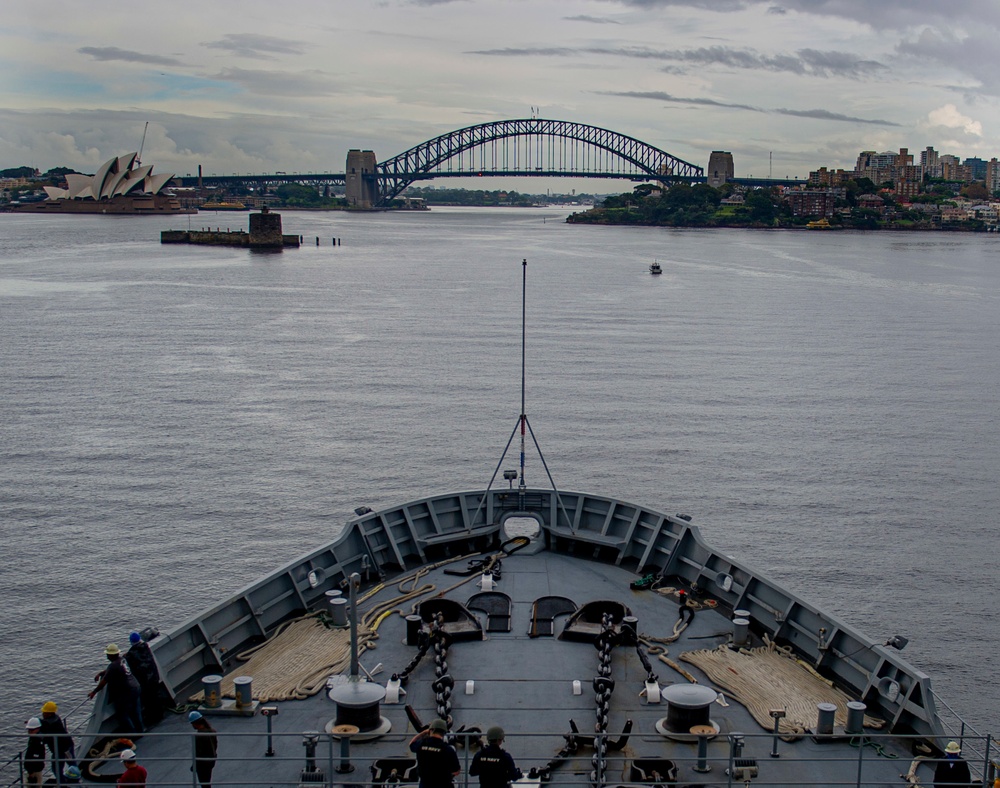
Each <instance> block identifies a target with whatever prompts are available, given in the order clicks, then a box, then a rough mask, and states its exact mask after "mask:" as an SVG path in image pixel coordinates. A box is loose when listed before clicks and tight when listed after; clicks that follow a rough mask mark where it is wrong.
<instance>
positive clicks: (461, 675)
mask: <svg viewBox="0 0 1000 788" xmlns="http://www.w3.org/2000/svg"><path fill="white" fill-rule="evenodd" d="M464 566H465V564H464V562H460V563H457V564H454V565H452V566H451V569H455V568H458V569H462V568H464ZM636 579H637V578H636V576H635V575H634V574H632V573H630V572H628V571H625V570H623V569H620V568H618V567H615V566H612V565H608V564H603V563H599V562H595V561H588V560H583V559H580V558H574V557H569V556H565V555H557V554H554V553H549V552H541V553H539V554H536V555H524V554H515V555H512V556H509V557H507V558H504V559H503V562H502V567H501V571H500V577H499V579H498V580H497V581H496V583H495V587H494V590H495V591H497V592H501V593H503V594H506V595H507V596H508V597H510V600H511V616H510V619H511V620H510V631H509V632H503V631H493V632H488V633H487V634H486V637H485V639H483V640H481V641H475V640H469V641H456V642H453V643H452V644H451V645H450V647H449V648H448V651H447V673H448V674H450V676H451V677H452V679H453V681H454V689H453V692H452V695H451V704H452V705H451V714H452V717H453V726H452V727H453V730H461V729H469V728H473V729H477V730H479V731H485V730H486V729H487V728H488V727H489V726H492V725H500V726H502V727H503V728H504V729H505V731H506V733H507V741H506V744H505V746H506V748H507V749H508V750H509V751H510V752H511V753H512V754H513V756H514V758H515V760H516V761H517V764H518V766H519V767H520V768H521V769H522V770H523V772H524V773H525V774H528V772H529V770H530V769H531V768H532V767H536V768H539V767H543V766H544V765H545V764H547V763H549V762H550V761H551V760H552V759H553V758H554V756H555V755H556V754H557V753H558V752H559V751H560V750H561V749H562V748H563V747H564V746H565V745H566V738H565V735H566V734H569V733H570V731H571V720H572V721H575V724H576V726H577V728H578V729H579V731H580V732H581V734H584V735H585V736H586V735H593V733H594V730H595V722H596V719H597V716H596V701H595V690H594V678H595V676H597V675H598V659H599V652H598V649H597V648H595V646H594V644H593V643H588V642H573V641H567V640H561V639H559V638H558V635H559V633H561V632H562V631H563V627H564V625H565V622H566V616H559V617H558V618H557V619H556V620H555V624H554V630H555V636H541V637H531V636H529V629H531V628H532V609H533V604H534V602H535V601H536V600H538V599H540V598H542V597H548V596H558V597H565V598H568V599H570V600H572V601H573V602H575V603H576V605H577V606H582V605H583V604H584V603H587V602H593V601H600V600H608V601H614V602H619V603H621V604H624V605H625V606H626V607H627V608H628V609H629V610H630V611H631V614H632V615H633V616H634V617H635V618H637V619H638V626H637V629H638V631H639V633H640V634H641V635H643V636H649V637H651V638H668V637H669V636H670V635H671V633H672V631H673V627H674V623H675V621H676V620H677V618H678V604H677V602H676V601H675V599H673V598H672V597H669V596H665V595H662V594H660V593H657V592H656V591H652V590H633V589H630V582H632V581H634V580H636ZM479 581H480V575H479V574H478V573H477V574H473V575H469V576H468V577H467V578H464V577H461V576H456V575H454V574H446V573H445V568H438V569H435V570H433V571H432V572H430V573H429V574H427V575H426V576H424V577H421V578H420V579H419V581H418V582H417V585H419V586H421V587H423V586H428V585H429V586H432V587H433V588H429V589H428V591H427V594H426V595H424V596H421V597H419V598H418V599H416V600H410V601H407V602H405V603H404V604H402V605H401V606H399V608H398V609H399V610H400V614H396V613H393V614H391V615H389V616H388V617H386V618H385V619H384V620H383V621H382V622H381V623H380V625H379V627H378V637H377V639H376V640H375V641H374V648H371V649H368V650H366V651H364V653H362V655H361V659H360V663H361V666H362V668H363V670H367V671H369V672H372V673H373V677H372V678H373V680H374V681H376V682H379V683H380V684H381V685H382V686H384V685H385V684H386V682H387V681H388V680H389V678H390V676H391V675H392V674H393V673H401V672H403V671H404V669H405V668H406V667H407V666H408V665H409V664H410V663H411V660H413V658H414V656H415V655H416V653H417V649H416V648H415V647H413V646H410V645H406V643H405V640H406V620H405V618H404V616H405V615H407V614H411V613H412V612H413V610H412V608H413V605H414V604H415V603H419V602H421V601H423V600H425V599H429V598H432V597H434V596H435V595H438V594H440V593H441V592H442V591H445V598H447V599H450V600H454V601H457V602H460V603H462V604H463V605H464V604H465V603H466V602H467V601H468V600H469V598H470V597H472V596H473V595H474V594H477V593H481V588H480V587H479V585H478V584H479ZM407 590H409V587H408V588H407ZM399 595H400V590H399V589H398V588H397V587H396V586H395V585H391V584H390V585H387V586H386V588H384V589H383V590H382V591H380V592H379V593H378V594H377V595H376V596H373V597H370V598H369V599H367V600H366V601H365V604H364V608H371V607H374V606H375V605H377V604H379V603H381V602H383V601H386V600H390V599H392V598H394V597H396V596H399ZM362 612H364V609H363V610H362ZM473 612H474V614H475V615H477V617H478V618H479V619H480V621H481V622H482V623H483V626H484V629H485V628H486V626H487V617H486V615H485V614H484V613H481V612H478V613H477V612H476V611H473ZM730 617H731V611H723V610H722V609H721V608H720V609H718V610H712V609H708V608H705V609H702V610H699V611H698V612H697V613H696V614H695V615H694V618H693V620H692V622H691V623H690V625H689V626H688V627H687V628H686V629H685V630H684V631H683V633H682V634H681V636H680V638H679V639H678V640H677V641H676V642H673V643H670V644H668V645H666V646H665V648H666V649H667V655H666V656H667V657H668V658H669V659H672V660H675V661H678V663H679V664H680V665H681V666H682V667H683V668H684V670H686V671H689V672H690V673H691V674H693V675H694V676H695V677H696V678H697V679H698V682H699V684H702V685H706V686H709V687H712V686H713V685H712V684H711V682H710V681H708V679H707V678H706V677H705V675H704V674H703V673H701V672H700V671H699V670H698V669H697V668H696V667H694V666H693V665H691V664H689V663H687V662H680V661H679V657H680V655H681V654H682V653H683V652H685V651H693V650H697V649H705V648H714V647H715V646H717V645H720V644H723V643H726V642H728V641H730V640H731V638H732V631H733V625H732V622H731V621H730ZM650 661H651V664H652V667H653V671H654V672H655V673H656V674H657V676H658V683H659V685H660V686H661V687H666V686H667V685H671V684H682V685H687V684H688V679H687V678H685V677H684V676H683V675H682V674H681V673H679V672H677V671H676V670H674V669H673V668H671V667H670V666H668V665H667V664H665V663H664V662H662V661H661V660H659V659H658V658H657V657H656V655H652V656H650ZM379 665H380V666H381V667H380V668H377V666H379ZM611 666H612V671H611V677H612V678H613V679H614V682H615V685H614V692H613V694H612V697H611V702H610V716H609V722H608V725H607V733H608V736H609V737H610V739H611V740H615V739H617V738H618V737H619V736H620V735H621V734H622V731H623V729H624V728H625V726H626V720H629V719H630V720H632V723H633V728H632V732H631V736H630V737H629V739H628V742H627V745H626V746H625V747H624V748H622V749H621V750H619V751H611V752H609V753H608V759H607V776H606V779H605V782H606V784H609V785H616V784H619V783H625V782H631V781H632V780H631V779H630V778H631V777H634V774H633V773H632V770H631V768H630V767H631V765H632V762H633V761H634V760H635V759H647V758H659V759H670V760H672V761H673V762H674V763H675V764H676V765H677V768H678V775H677V782H678V784H696V783H698V784H727V782H728V780H729V778H728V777H727V776H726V769H727V767H728V765H729V758H730V743H729V739H728V738H727V737H728V735H729V734H732V733H735V732H742V733H743V734H745V736H746V744H745V747H744V750H743V752H742V755H741V757H742V758H744V759H750V760H755V761H756V766H757V768H758V770H759V775H760V776H759V778H758V779H759V782H760V784H777V783H784V784H789V785H794V784H799V785H805V784H811V785H814V784H823V783H825V784H833V783H841V782H846V783H850V784H854V782H855V781H856V780H857V779H858V774H859V772H858V769H859V763H861V764H862V766H863V782H864V783H865V784H869V785H879V784H885V785H898V784H900V774H901V773H904V772H906V770H907V769H908V768H909V766H910V763H911V755H910V750H909V748H908V746H907V742H905V741H903V740H902V739H896V738H893V739H879V744H878V746H867V747H862V748H860V749H859V747H858V746H857V745H858V743H859V741H860V740H859V739H858V738H856V737H855V739H854V741H853V743H852V742H851V741H850V740H849V739H848V738H846V737H845V738H843V740H840V741H837V742H824V743H821V744H820V743H817V742H816V741H814V740H813V738H811V737H809V736H804V737H801V738H798V739H797V740H796V741H794V742H786V741H783V740H782V741H779V742H778V743H777V751H778V757H772V755H771V753H772V751H773V747H774V739H773V737H772V736H770V735H768V732H767V731H765V730H764V729H763V728H762V727H761V726H760V725H759V724H758V723H757V722H755V721H754V720H753V718H752V717H751V715H750V713H749V712H748V711H747V709H746V708H745V707H744V706H742V705H740V704H739V703H737V702H736V701H734V700H732V699H730V700H729V701H728V706H723V705H721V704H720V703H718V702H716V703H713V704H712V705H711V707H710V711H709V714H710V718H711V721H712V723H713V724H715V725H717V726H718V728H719V734H718V735H717V736H715V737H713V738H711V739H708V740H707V745H706V747H705V752H704V755H705V760H704V761H703V762H702V763H699V752H698V741H697V738H696V737H683V736H682V737H669V736H665V735H663V734H661V733H660V732H658V730H657V723H658V722H661V721H662V720H664V719H665V718H666V717H667V713H668V709H667V704H666V703H665V702H664V701H662V700H661V702H660V703H658V704H646V703H645V701H644V699H643V698H642V697H640V693H641V692H642V691H643V689H644V685H645V681H646V678H647V671H646V669H645V667H644V666H643V665H642V663H641V661H640V658H639V656H638V655H637V653H636V649H635V647H634V646H625V645H620V646H617V647H615V648H614V649H613V651H612V655H611ZM234 672H235V673H236V674H239V673H240V669H239V667H237V668H236V669H235V671H234ZM362 675H363V672H362ZM435 678H436V676H435V664H434V658H433V653H428V654H427V655H426V656H425V657H424V658H423V659H422V660H421V662H420V663H419V664H418V665H417V666H416V667H415V668H414V669H413V671H412V673H411V674H410V677H409V681H408V682H407V683H406V685H405V690H406V695H405V697H404V698H403V699H402V701H403V702H402V703H399V704H390V703H382V704H381V707H380V713H381V716H382V717H383V718H384V719H385V720H387V721H388V722H389V723H390V724H391V729H390V730H389V732H388V733H387V734H385V735H384V736H381V737H379V738H375V739H371V740H364V741H358V740H355V741H353V742H351V744H350V746H349V761H350V765H351V766H352V767H353V770H352V771H346V770H345V771H344V772H343V773H338V769H339V767H340V766H341V765H342V758H343V754H344V753H343V749H342V747H343V744H342V742H341V740H340V739H333V738H331V737H330V736H328V735H326V733H325V731H328V730H329V729H330V727H331V726H332V725H333V723H334V720H335V717H336V716H337V709H336V706H335V704H334V702H332V701H331V700H330V699H329V698H328V697H327V696H326V693H325V692H321V693H320V694H318V695H316V696H313V697H311V698H308V699H306V700H297V701H281V702H274V703H272V702H267V703H266V704H265V705H267V706H273V707H276V708H277V709H278V714H277V716H275V717H272V718H271V722H272V724H273V731H274V738H273V740H272V744H273V749H274V751H275V755H274V756H272V757H265V751H266V750H267V748H268V743H267V739H266V736H265V732H266V730H267V721H266V719H265V718H264V717H262V716H261V715H260V714H257V715H255V716H254V717H250V718H247V717H237V716H216V717H211V721H212V724H213V725H214V727H215V728H216V729H217V730H218V731H219V734H220V751H219V762H218V766H217V768H216V771H215V778H214V780H213V785H216V786H222V785H226V784H229V785H237V784H238V785H252V784H266V785H279V784H280V785H297V784H299V782H300V779H301V772H302V770H303V768H304V767H305V765H306V755H307V749H306V748H305V747H304V746H303V733H304V732H306V731H318V732H320V737H319V743H318V747H317V750H316V764H315V765H316V767H317V768H318V769H319V770H322V771H323V772H324V774H325V775H326V780H327V781H331V778H332V781H333V782H337V783H345V784H346V783H370V782H371V774H372V773H371V769H370V767H371V765H372V764H373V763H374V762H375V761H376V760H377V759H385V758H400V759H405V758H409V757H410V754H409V752H408V749H407V743H408V741H409V739H410V738H411V737H412V736H413V735H414V733H415V732H416V731H415V728H414V725H413V723H412V721H411V720H410V719H409V718H408V716H407V713H406V711H405V708H404V704H408V705H410V706H411V707H412V709H413V711H414V712H415V714H416V716H417V717H418V718H419V720H420V721H422V722H423V723H425V724H426V723H428V722H430V720H432V719H434V718H435V717H437V716H439V709H438V706H437V703H438V699H437V698H436V695H435V691H434V689H433V687H432V683H433V682H434V680H435ZM574 682H579V688H578V689H579V694H575V692H574V690H575V686H574ZM190 734H191V728H190V726H189V725H188V723H187V719H186V715H168V719H166V720H165V721H164V722H163V723H161V724H160V725H159V726H157V728H156V729H155V731H153V732H150V733H147V734H146V735H145V736H143V737H142V738H141V740H139V741H138V742H137V750H138V752H139V753H140V754H141V762H142V763H143V764H144V765H146V767H147V768H148V769H149V771H150V781H151V782H155V784H157V785H161V786H165V785H171V784H173V785H190V784H191V772H190V770H189V767H190V764H191V758H192V743H191V735H190ZM459 744H461V739H459ZM458 752H459V758H460V760H462V761H463V762H466V761H467V760H471V757H472V755H473V754H474V752H475V749H474V747H468V748H467V747H463V746H459V747H458ZM592 756H593V749H592V748H591V747H589V746H583V747H581V748H580V749H579V750H578V751H577V752H576V753H574V754H573V755H571V756H570V757H569V758H568V759H567V760H566V761H565V762H564V763H562V764H561V765H560V766H558V767H556V768H554V769H553V770H552V772H551V781H552V782H554V783H561V784H580V785H587V784H590V773H591V770H592V769H593V768H594V767H593V764H592V762H591V759H592ZM704 766H707V767H710V770H709V771H707V772H705V771H700V770H699V768H700V767H704ZM921 768H922V769H924V770H926V771H927V773H928V774H927V775H925V782H930V779H929V772H930V770H931V767H928V766H924V767H921ZM331 770H332V771H333V772H334V773H333V774H331V773H330V772H331ZM108 771H111V770H110V769H108ZM466 772H467V769H466V770H463V776H462V777H460V778H459V780H460V783H459V784H461V783H462V781H464V780H465V779H467V778H466V777H465V776H464V775H465V773H466ZM472 782H473V783H475V778H473V779H472Z"/></svg>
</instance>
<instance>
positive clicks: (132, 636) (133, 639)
mask: <svg viewBox="0 0 1000 788" xmlns="http://www.w3.org/2000/svg"><path fill="white" fill-rule="evenodd" d="M141 640H142V635H140V634H139V633H138V632H131V633H129V636H128V642H129V643H138V642H139V641H141Z"/></svg>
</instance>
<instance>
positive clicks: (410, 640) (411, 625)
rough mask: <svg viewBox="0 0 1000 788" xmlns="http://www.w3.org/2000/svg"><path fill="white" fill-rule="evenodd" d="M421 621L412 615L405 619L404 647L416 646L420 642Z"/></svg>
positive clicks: (418, 617)
mask: <svg viewBox="0 0 1000 788" xmlns="http://www.w3.org/2000/svg"><path fill="white" fill-rule="evenodd" d="M423 623H424V621H423V619H422V618H420V616H418V615H416V614H413V615H409V616H407V617H406V645H408V646H416V645H417V644H418V643H419V642H420V629H421V627H422V626H423Z"/></svg>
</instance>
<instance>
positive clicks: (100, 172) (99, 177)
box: [90, 157, 118, 199]
mask: <svg viewBox="0 0 1000 788" xmlns="http://www.w3.org/2000/svg"><path fill="white" fill-rule="evenodd" d="M117 163H118V159H117V157H116V158H114V159H110V160H108V161H106V162H104V164H102V165H101V166H100V167H98V168H97V172H96V173H94V177H93V178H92V179H91V185H90V189H91V191H92V192H93V194H94V197H96V198H97V199H100V198H101V194H102V193H103V191H104V182H105V181H106V180H107V179H108V174H109V173H111V172H112V171H113V170H114V166H115V165H116V164H117Z"/></svg>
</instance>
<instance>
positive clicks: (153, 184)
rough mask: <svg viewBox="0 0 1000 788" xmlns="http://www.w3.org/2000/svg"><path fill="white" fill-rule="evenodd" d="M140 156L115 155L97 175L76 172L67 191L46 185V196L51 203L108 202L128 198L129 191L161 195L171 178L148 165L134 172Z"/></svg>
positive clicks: (68, 181) (67, 178)
mask: <svg viewBox="0 0 1000 788" xmlns="http://www.w3.org/2000/svg"><path fill="white" fill-rule="evenodd" d="M138 155H139V154H137V153H128V154H126V155H124V156H116V157H115V158H113V159H109V160H108V161H106V162H104V164H102V165H101V166H100V167H99V168H98V170H97V172H96V173H95V174H94V175H81V174H80V173H77V172H73V173H69V174H68V175H67V176H66V186H67V188H66V189H58V188H56V187H54V186H46V187H45V193H46V194H47V195H48V199H50V200H65V199H81V200H95V199H101V200H107V199H113V198H115V197H120V196H122V195H126V194H128V193H129V192H143V193H147V194H158V193H159V191H160V189H162V188H163V187H164V186H165V185H166V184H167V183H168V182H169V181H170V179H171V178H173V177H174V176H173V173H171V174H169V175H153V174H152V173H153V165H151V164H146V165H143V166H141V167H136V168H135V169H132V167H133V165H134V164H135V161H136V158H137V157H138Z"/></svg>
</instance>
